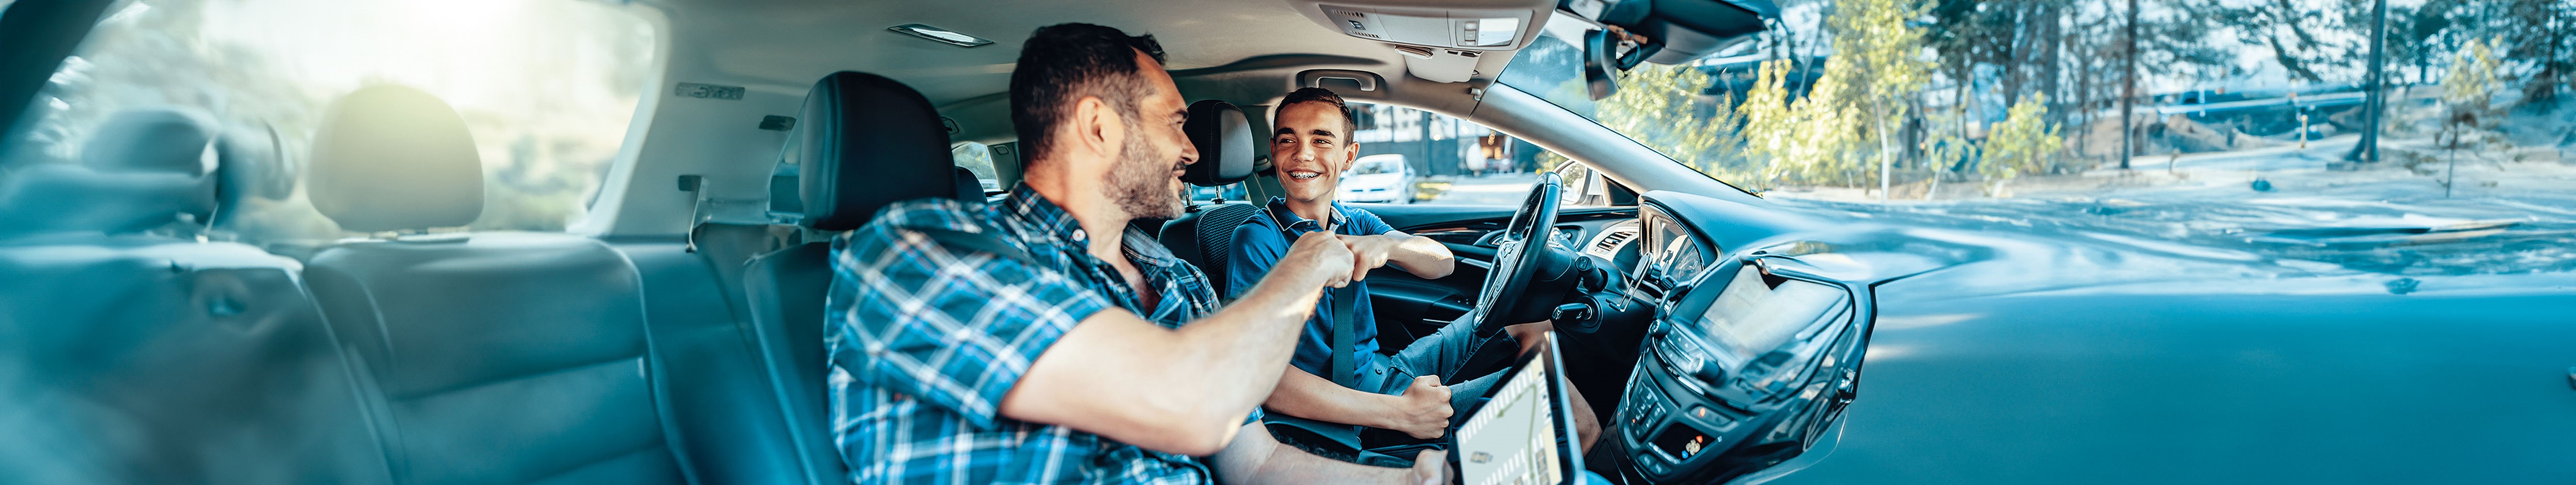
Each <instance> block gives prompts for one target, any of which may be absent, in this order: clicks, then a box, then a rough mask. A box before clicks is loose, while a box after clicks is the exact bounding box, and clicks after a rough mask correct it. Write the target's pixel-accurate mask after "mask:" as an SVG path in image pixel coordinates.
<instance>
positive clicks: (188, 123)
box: [0, 107, 216, 234]
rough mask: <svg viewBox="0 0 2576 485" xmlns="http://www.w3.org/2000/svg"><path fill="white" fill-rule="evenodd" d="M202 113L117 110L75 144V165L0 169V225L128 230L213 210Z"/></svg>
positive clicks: (209, 139) (210, 135)
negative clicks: (2, 171)
mask: <svg viewBox="0 0 2576 485" xmlns="http://www.w3.org/2000/svg"><path fill="white" fill-rule="evenodd" d="M212 126H213V122H212V121H210V117H208V116H207V115H204V114H202V113H199V112H197V111H195V110H191V109H186V108H176V107H153V108H138V109H133V110H127V111H122V112H118V113H116V114H114V115H111V116H109V117H108V119H107V121H106V122H105V123H101V124H100V125H99V126H98V128H97V130H95V131H93V132H92V134H91V135H90V138H89V141H87V142H85V143H83V144H82V146H81V163H80V164H77V165H76V164H67V163H43V164H33V165H28V166H22V167H17V168H15V169H12V170H8V171H7V172H6V173H5V174H0V231H5V232H9V233H21V234H23V233H41V232H55V231H98V232H105V233H111V234H114V233H134V232H142V231H146V230H151V229H157V228H162V227H165V226H169V225H170V224H173V223H177V222H181V221H188V222H193V223H196V224H205V223H207V222H208V220H209V219H211V218H212V217H213V215H214V212H215V206H216V201H215V192H216V189H215V180H214V177H212V176H210V175H211V174H212V173H213V172H214V170H215V157H214V155H213V153H214V152H213V150H212V149H211V147H212V146H213V145H214V138H215V135H214V128H213V127H212Z"/></svg>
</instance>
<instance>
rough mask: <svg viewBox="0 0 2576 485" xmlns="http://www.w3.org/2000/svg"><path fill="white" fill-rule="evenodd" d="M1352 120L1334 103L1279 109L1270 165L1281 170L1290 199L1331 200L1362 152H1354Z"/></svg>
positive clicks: (1281, 185)
mask: <svg viewBox="0 0 2576 485" xmlns="http://www.w3.org/2000/svg"><path fill="white" fill-rule="evenodd" d="M1348 123H1349V122H1348V120H1344V119H1342V112H1341V110H1339V109H1334V107H1333V105H1332V104H1330V103H1323V102H1303V103H1296V104H1291V105H1287V106H1282V107H1280V108H1279V117H1278V120H1277V121H1276V122H1275V123H1274V124H1276V125H1277V127H1276V129H1274V130H1272V131H1271V133H1270V164H1271V166H1272V167H1274V168H1276V169H1277V170H1278V175H1279V187H1280V188H1281V189H1285V190H1286V191H1287V196H1288V199H1289V200H1294V201H1299V202H1313V201H1328V200H1331V199H1332V196H1333V189H1334V185H1335V184H1337V183H1340V182H1341V179H1342V171H1343V170H1347V169H1350V168H1351V161H1352V159H1353V158H1355V157H1356V156H1357V155H1358V152H1356V151H1353V150H1352V149H1351V144H1350V133H1348V131H1349V130H1348V129H1347V128H1346V127H1347V126H1349V124H1348Z"/></svg>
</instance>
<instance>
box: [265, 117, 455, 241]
mask: <svg viewBox="0 0 2576 485" xmlns="http://www.w3.org/2000/svg"><path fill="white" fill-rule="evenodd" d="M309 163H310V165H309V166H308V167H307V168H306V172H305V177H306V179H305V183H306V184H307V186H306V189H307V191H308V192H307V195H309V196H311V197H312V199H313V208H315V209H319V210H321V211H322V215H324V216H329V217H330V218H331V220H332V221H334V222H338V223H340V229H342V230H348V231H357V232H377V231H403V230H416V229H428V228H433V227H455V226H463V225H466V224H472V223H474V219H475V218H476V217H480V216H482V215H483V162H482V157H481V156H480V155H479V154H478V153H477V152H475V150H474V135H473V134H472V133H470V132H467V131H466V129H465V118H463V117H459V116H457V115H456V109H455V108H451V107H449V106H448V105H447V102H445V101H440V100H439V99H438V97H437V96H433V95H430V94H429V93H426V92H422V91H421V90H418V89H412V88H407V87H402V86H391V85H378V86H368V87H364V88H358V90H357V91H355V92H351V93H349V94H348V95H345V96H341V97H340V100H339V101H336V102H333V103H331V109H330V111H328V112H325V113H324V114H323V115H322V128H321V129H320V130H317V131H316V132H315V133H314V135H313V157H312V158H311V161H310V162H309Z"/></svg>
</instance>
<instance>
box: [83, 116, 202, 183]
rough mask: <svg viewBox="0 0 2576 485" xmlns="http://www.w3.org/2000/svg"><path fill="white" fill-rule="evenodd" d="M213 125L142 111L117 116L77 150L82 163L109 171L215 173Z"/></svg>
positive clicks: (199, 118) (100, 127)
mask: <svg viewBox="0 0 2576 485" xmlns="http://www.w3.org/2000/svg"><path fill="white" fill-rule="evenodd" d="M211 126H213V123H212V122H210V121H208V120H207V118H206V116H205V115H201V114H197V113H196V112H194V111H189V110H184V109H180V108H141V109H133V110H127V111H122V112H118V113H116V114H115V115H114V116H110V117H108V119H107V123H104V124H101V125H99V127H98V131H97V132H96V133H95V134H92V135H90V138H89V143H88V144H85V145H82V146H81V163H82V164H85V165H89V166H90V167H91V168H96V169H99V170H102V171H109V172H127V171H135V172H168V173H177V174H186V175H190V176H198V175H204V174H207V173H212V172H214V168H215V155H214V152H213V150H212V147H213V145H214V142H215V132H214V129H213V128H211Z"/></svg>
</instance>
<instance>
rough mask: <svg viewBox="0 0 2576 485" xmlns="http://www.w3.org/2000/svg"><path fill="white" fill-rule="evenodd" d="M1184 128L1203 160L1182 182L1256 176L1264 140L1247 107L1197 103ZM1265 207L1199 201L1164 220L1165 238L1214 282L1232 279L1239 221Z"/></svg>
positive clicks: (1208, 183) (1214, 183)
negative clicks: (1229, 267)
mask: <svg viewBox="0 0 2576 485" xmlns="http://www.w3.org/2000/svg"><path fill="white" fill-rule="evenodd" d="M1181 130H1182V131H1184V132H1187V133H1189V136H1190V143H1191V144H1192V145H1195V146H1197V147H1198V149H1199V161H1198V163H1193V164H1190V166H1189V168H1188V169H1187V170H1185V171H1183V172H1182V174H1181V181H1184V182H1189V183H1190V184H1191V185H1197V186H1201V187H1223V186H1226V185H1230V184H1234V183H1238V182H1242V181H1243V179H1244V178H1245V177H1248V176H1251V175H1252V166H1253V158H1254V157H1255V156H1256V155H1257V154H1258V153H1257V152H1258V151H1259V150H1260V148H1259V147H1260V145H1261V139H1260V138H1254V135H1253V133H1252V125H1251V122H1250V120H1248V119H1246V118H1245V117H1244V114H1243V109H1241V108H1237V107H1235V106H1234V104H1233V103H1227V102H1224V101H1218V100H1213V99H1211V100H1205V101H1199V102H1197V103H1191V104H1190V117H1189V121H1188V122H1187V123H1184V124H1182V125H1181ZM1260 207H1261V206H1260V205H1258V204H1257V203H1253V202H1243V201H1235V202H1226V203H1221V204H1207V205H1197V206H1193V207H1191V208H1190V211H1189V212H1188V213H1184V214H1181V217H1178V218H1174V219H1172V221H1171V222H1168V223H1164V224H1163V228H1162V231H1161V237H1160V238H1159V239H1160V240H1162V242H1163V247H1166V248H1170V249H1171V250H1172V254H1174V255H1177V256H1180V257H1181V260H1182V261H1188V262H1190V264H1192V265H1196V266H1198V267H1199V270H1200V271H1203V272H1206V273H1207V275H1208V278H1210V279H1211V281H1213V282H1215V283H1216V284H1219V285H1222V284H1225V281H1226V280H1225V263H1226V261H1225V256H1226V254H1227V253H1226V248H1227V247H1228V246H1229V245H1230V244H1231V243H1232V242H1231V240H1232V239H1234V226H1238V225H1242V224H1243V221H1246V220H1251V219H1252V215H1253V214H1254V213H1256V212H1258V211H1259V209H1260ZM1223 293H1224V292H1223V291H1219V294H1220V295H1222V294H1223Z"/></svg>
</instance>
